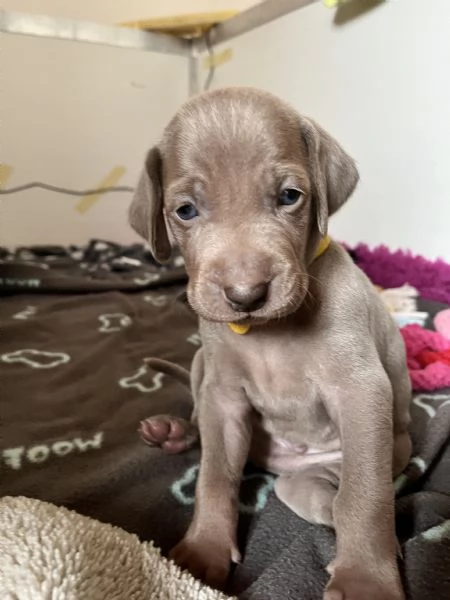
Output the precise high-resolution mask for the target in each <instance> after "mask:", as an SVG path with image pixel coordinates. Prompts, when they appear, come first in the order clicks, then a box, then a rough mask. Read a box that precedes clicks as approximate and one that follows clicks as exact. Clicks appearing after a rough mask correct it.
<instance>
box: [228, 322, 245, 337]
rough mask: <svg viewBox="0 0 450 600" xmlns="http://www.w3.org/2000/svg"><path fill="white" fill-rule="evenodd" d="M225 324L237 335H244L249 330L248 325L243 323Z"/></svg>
mask: <svg viewBox="0 0 450 600" xmlns="http://www.w3.org/2000/svg"><path fill="white" fill-rule="evenodd" d="M227 325H228V327H229V328H230V329H231V331H232V332H233V333H237V334H238V335H245V334H246V333H248V332H249V331H250V325H244V324H243V323H227Z"/></svg>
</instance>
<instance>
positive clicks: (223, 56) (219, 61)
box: [203, 48, 233, 69]
mask: <svg viewBox="0 0 450 600" xmlns="http://www.w3.org/2000/svg"><path fill="white" fill-rule="evenodd" d="M232 58H233V50H232V49H231V48H225V50H222V52H218V53H217V54H213V55H212V56H206V57H205V59H204V61H203V67H204V68H205V69H211V68H212V67H214V68H216V67H220V66H221V65H223V64H225V63H226V62H228V61H229V60H231V59H232Z"/></svg>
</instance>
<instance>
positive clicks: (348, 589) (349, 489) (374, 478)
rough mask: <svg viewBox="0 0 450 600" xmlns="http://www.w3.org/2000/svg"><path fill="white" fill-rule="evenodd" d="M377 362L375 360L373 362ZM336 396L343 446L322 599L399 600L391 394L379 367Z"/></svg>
mask: <svg viewBox="0 0 450 600" xmlns="http://www.w3.org/2000/svg"><path fill="white" fill-rule="evenodd" d="M373 364H374V365H376V364H377V361H376V359H375V360H374V362H373ZM347 389H348V390H350V395H349V394H348V393H347V395H346V396H345V395H341V397H340V399H339V409H338V410H339V420H340V429H341V441H342V450H343V463H342V474H341V481H340V485H339V491H338V494H337V496H336V499H335V501H334V506H333V519H334V524H335V528H336V536H337V555H336V559H335V561H334V562H333V563H332V564H331V565H330V566H329V567H328V570H329V572H330V573H331V580H330V582H329V584H328V587H327V589H326V591H325V596H324V600H344V599H345V600H403V599H404V594H403V591H402V586H401V581H400V575H399V572H398V567H397V546H396V536H395V515H394V486H393V481H392V477H393V475H392V461H393V456H392V453H393V396H392V388H391V384H390V381H389V379H388V378H387V376H386V375H385V373H384V371H383V370H382V369H381V367H380V368H379V369H378V368H374V367H373V366H372V367H371V368H370V367H368V368H367V369H362V370H361V371H359V372H358V374H357V377H356V376H355V377H354V378H352V381H351V383H349V384H348V388H347Z"/></svg>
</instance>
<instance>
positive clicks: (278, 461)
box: [249, 424, 342, 475]
mask: <svg viewBox="0 0 450 600" xmlns="http://www.w3.org/2000/svg"><path fill="white" fill-rule="evenodd" d="M339 446H340V444H339V442H338V440H336V442H335V443H334V444H331V448H330V444H327V448H326V449H320V448H315V447H313V446H308V445H307V444H295V443H293V442H290V441H288V440H286V439H284V438H282V437H280V436H277V435H270V434H269V433H268V432H267V431H266V430H264V429H263V428H261V426H260V425H258V424H256V426H254V429H253V437H252V444H251V448H250V453H249V458H250V461H251V462H252V463H253V464H254V465H255V466H258V467H262V468H263V469H266V470H267V471H269V472H271V473H274V474H275V475H282V474H286V473H294V472H298V471H302V470H305V469H307V468H309V467H312V466H316V465H326V464H330V463H336V462H341V461H342V451H341V449H340V447H339ZM328 448H330V449H328Z"/></svg>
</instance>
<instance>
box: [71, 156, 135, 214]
mask: <svg viewBox="0 0 450 600" xmlns="http://www.w3.org/2000/svg"><path fill="white" fill-rule="evenodd" d="M125 172H126V169H125V167H114V169H113V170H112V171H111V172H110V173H109V175H107V176H106V177H105V179H103V180H102V181H100V183H99V184H98V185H97V186H96V187H97V188H107V187H112V186H113V185H115V184H116V183H117V182H118V181H119V179H120V178H121V177H122V176H123V175H124V173H125ZM102 195H103V194H102V193H100V194H89V195H88V196H84V198H82V199H81V200H80V201H79V202H78V204H77V205H76V207H75V210H77V211H78V212H79V213H80V214H82V215H83V214H84V213H86V212H87V211H88V210H90V209H91V208H92V207H93V205H94V204H95V203H96V202H97V201H98V200H99V198H100V197H101V196H102Z"/></svg>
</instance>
